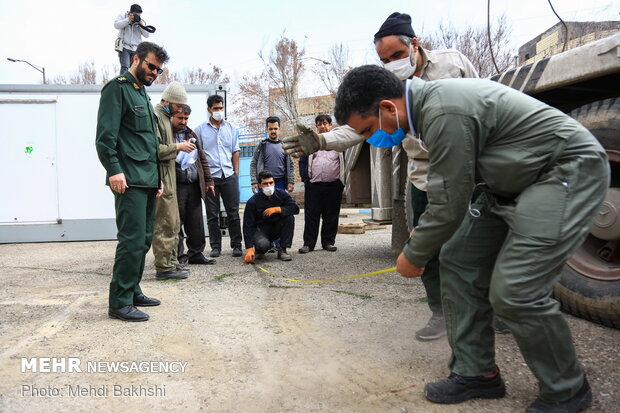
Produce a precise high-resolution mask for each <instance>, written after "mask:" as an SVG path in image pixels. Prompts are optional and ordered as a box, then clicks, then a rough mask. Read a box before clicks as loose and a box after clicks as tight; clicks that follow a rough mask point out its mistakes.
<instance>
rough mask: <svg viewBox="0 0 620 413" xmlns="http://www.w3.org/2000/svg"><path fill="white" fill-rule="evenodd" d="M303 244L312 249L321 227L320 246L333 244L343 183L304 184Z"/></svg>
mask: <svg viewBox="0 0 620 413" xmlns="http://www.w3.org/2000/svg"><path fill="white" fill-rule="evenodd" d="M304 188H305V192H304V245H305V246H307V247H310V249H311V250H312V249H314V246H315V245H316V240H317V237H318V235H319V223H320V220H321V218H322V219H323V226H322V227H321V246H322V247H326V246H328V245H334V243H335V242H336V232H337V231H338V216H339V215H340V203H341V201H342V190H343V189H344V185H343V184H342V182H340V180H337V181H334V182H316V183H312V182H307V183H306V184H305V185H304Z"/></svg>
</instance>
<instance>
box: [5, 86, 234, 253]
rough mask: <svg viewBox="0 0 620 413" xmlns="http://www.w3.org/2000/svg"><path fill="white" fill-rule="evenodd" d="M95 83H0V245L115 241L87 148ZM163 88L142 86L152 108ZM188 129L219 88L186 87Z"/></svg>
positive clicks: (106, 193) (106, 195) (99, 174)
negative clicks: (0, 166) (188, 109)
mask: <svg viewBox="0 0 620 413" xmlns="http://www.w3.org/2000/svg"><path fill="white" fill-rule="evenodd" d="M101 87H102V86H101V85H70V86H67V85H0V142H2V151H0V165H2V173H1V175H0V188H2V194H3V196H2V202H1V203H0V243H16V242H49V241H86V240H109V239H116V225H115V222H114V217H115V214H114V203H113V195H112V193H111V192H110V190H109V188H108V187H107V186H106V185H105V170H104V169H103V167H102V166H101V164H100V163H99V159H98V157H97V152H96V150H95V131H96V126H97V111H98V109H99V97H100V93H101ZM164 87H165V85H154V86H151V87H149V88H147V92H148V94H149V96H150V97H151V102H152V103H153V106H154V105H155V104H156V103H157V102H159V100H160V99H161V94H162V92H163V90H164ZM185 88H186V90H187V93H188V96H189V102H188V103H189V105H190V106H191V107H192V115H191V118H190V126H194V125H198V124H199V123H201V122H203V121H204V120H205V119H206V118H207V110H206V109H207V104H206V101H207V98H208V96H209V95H212V94H216V93H217V94H222V95H224V97H225V96H226V90H227V89H226V84H221V85H186V86H185Z"/></svg>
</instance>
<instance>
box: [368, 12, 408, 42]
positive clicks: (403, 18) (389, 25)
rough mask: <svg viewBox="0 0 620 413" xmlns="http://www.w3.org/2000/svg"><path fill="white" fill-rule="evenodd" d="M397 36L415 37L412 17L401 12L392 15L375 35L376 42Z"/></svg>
mask: <svg viewBox="0 0 620 413" xmlns="http://www.w3.org/2000/svg"><path fill="white" fill-rule="evenodd" d="M397 34H402V35H405V36H407V37H415V32H414V31H413V27H411V16H410V15H408V14H405V13H399V12H394V13H392V14H390V15H389V17H388V18H387V19H386V20H385V21H384V22H383V24H382V25H381V27H380V28H379V31H378V32H377V33H375V40H376V39H380V38H381V37H385V36H390V35H397Z"/></svg>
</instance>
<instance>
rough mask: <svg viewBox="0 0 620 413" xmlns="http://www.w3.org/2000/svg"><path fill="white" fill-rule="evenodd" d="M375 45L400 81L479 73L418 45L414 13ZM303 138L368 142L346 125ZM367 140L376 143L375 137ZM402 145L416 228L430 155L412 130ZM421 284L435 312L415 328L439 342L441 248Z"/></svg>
mask: <svg viewBox="0 0 620 413" xmlns="http://www.w3.org/2000/svg"><path fill="white" fill-rule="evenodd" d="M374 44H375V50H376V52H377V56H378V57H379V59H380V60H381V62H382V63H383V66H384V67H385V69H387V70H389V71H390V72H392V73H394V74H395V75H396V76H397V77H398V78H399V79H400V80H406V79H412V78H414V77H419V78H421V79H424V80H438V79H447V78H462V77H478V73H476V69H474V67H473V65H472V64H471V62H470V61H469V60H468V59H467V57H465V56H464V55H463V54H462V53H460V52H459V51H457V50H425V49H423V48H422V47H421V46H420V45H419V43H418V38H417V37H416V34H415V32H414V30H413V27H412V26H411V16H409V15H408V14H405V13H398V12H394V13H392V14H390V15H389V16H388V18H387V19H386V20H385V21H384V22H383V24H382V25H381V27H380V28H379V31H378V32H377V33H375V36H374ZM304 136H305V137H306V139H308V141H309V143H310V144H313V145H314V147H315V149H314V151H316V150H319V149H323V150H336V151H344V150H346V149H347V148H349V147H351V146H354V145H357V144H359V143H361V142H363V141H364V138H363V137H362V136H361V135H358V134H357V133H355V131H354V130H353V129H351V128H350V127H349V126H347V125H345V126H343V127H339V128H334V129H333V130H332V131H331V132H327V133H323V134H320V135H314V138H312V139H311V140H310V139H309V138H310V135H309V134H306V135H301V136H300V137H299V139H298V137H293V138H292V139H298V140H299V141H301V140H302V139H303V137H304ZM290 139H291V138H285V139H284V147H285V150H286V151H287V153H290V152H291V150H290V149H288V147H289V145H291V144H292V147H293V148H294V147H295V146H296V145H297V144H296V143H291V144H289V142H288V141H289V140H290ZM369 143H370V144H372V145H374V146H377V145H375V143H373V142H371V141H369ZM402 145H403V149H404V150H405V151H407V156H408V157H409V171H410V172H409V183H408V184H407V185H408V187H409V196H410V198H409V199H410V201H411V207H412V211H411V212H412V216H413V223H412V224H413V226H414V227H415V226H416V225H417V224H418V220H419V219H420V216H421V215H422V213H424V210H425V209H426V205H427V204H428V199H427V195H426V191H427V187H426V181H427V171H428V154H427V153H426V151H425V150H424V149H423V148H422V146H421V145H420V141H419V140H418V139H417V137H416V136H415V134H414V132H413V131H410V132H409V133H408V134H407V137H406V139H405V140H404V141H403V143H402ZM388 147H389V145H388ZM293 150H294V149H293ZM312 152H313V151H312ZM304 153H305V154H306V155H308V154H309V153H311V152H306V151H304ZM422 283H423V284H424V289H425V290H426V296H427V297H428V307H429V309H430V310H431V312H432V315H431V318H430V319H429V320H428V322H427V324H426V326H424V327H423V328H421V329H420V330H418V331H416V338H417V339H418V340H435V339H438V338H440V337H443V336H445V335H446V324H445V320H444V316H443V308H442V305H441V288H440V282H439V250H437V251H436V253H435V255H434V256H433V258H432V259H431V260H430V261H429V262H428V263H427V265H426V271H425V272H424V275H423V276H422Z"/></svg>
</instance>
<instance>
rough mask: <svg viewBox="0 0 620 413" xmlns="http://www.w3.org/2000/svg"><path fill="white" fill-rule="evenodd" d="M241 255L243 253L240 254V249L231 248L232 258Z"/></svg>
mask: <svg viewBox="0 0 620 413" xmlns="http://www.w3.org/2000/svg"><path fill="white" fill-rule="evenodd" d="M242 255H243V252H241V248H239V247H234V248H233V253H232V256H233V257H240V256H242Z"/></svg>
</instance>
